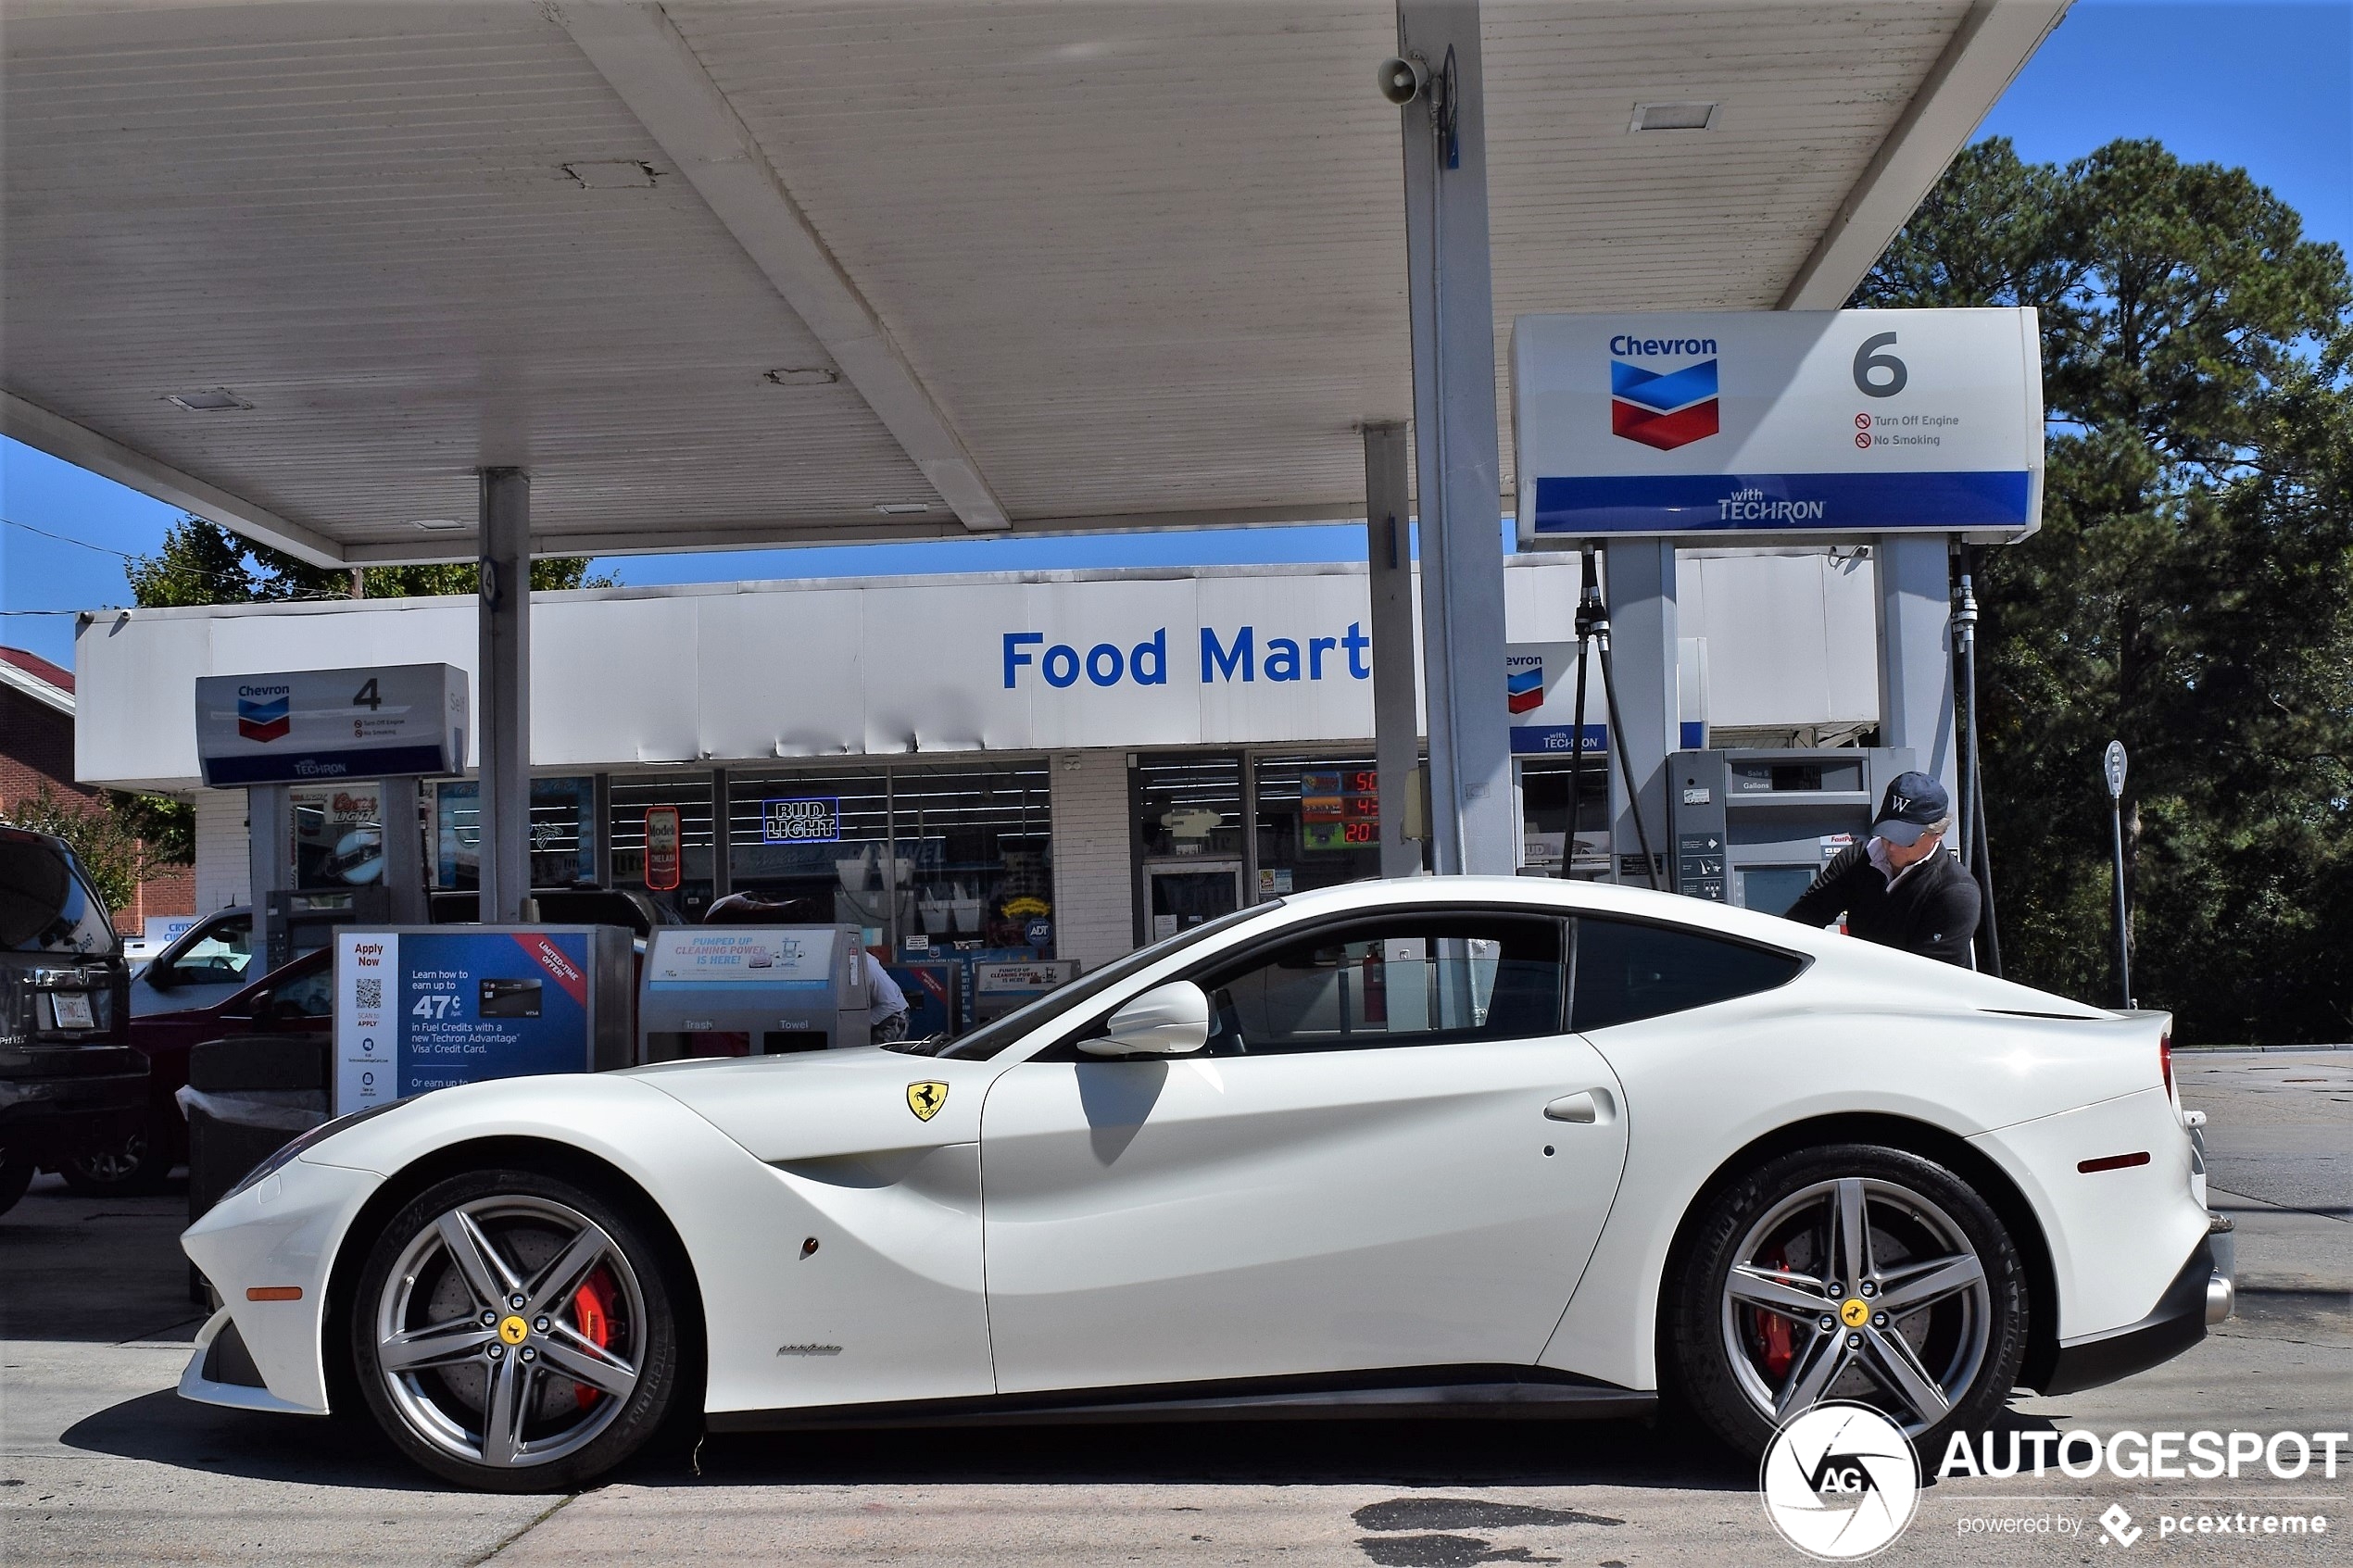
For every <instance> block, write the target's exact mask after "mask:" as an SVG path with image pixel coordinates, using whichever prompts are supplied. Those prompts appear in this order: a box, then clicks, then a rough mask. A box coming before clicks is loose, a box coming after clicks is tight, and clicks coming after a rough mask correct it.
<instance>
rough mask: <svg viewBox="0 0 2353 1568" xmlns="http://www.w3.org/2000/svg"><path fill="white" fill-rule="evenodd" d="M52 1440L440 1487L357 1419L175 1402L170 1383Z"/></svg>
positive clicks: (366, 1481) (303, 1478) (210, 1470)
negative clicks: (306, 1415) (238, 1409)
mask: <svg viewBox="0 0 2353 1568" xmlns="http://www.w3.org/2000/svg"><path fill="white" fill-rule="evenodd" d="M57 1441H58V1442H60V1443H62V1444H64V1445H65V1446H66V1447H67V1448H69V1449H81V1450H82V1451H83V1452H85V1453H101V1454H111V1455H113V1456H115V1457H116V1458H118V1459H137V1460H145V1461H148V1462H149V1463H152V1464H168V1465H171V1466H174V1467H175V1468H178V1469H182V1470H200V1471H203V1472H205V1473H206V1474H213V1475H235V1476H242V1477H244V1478H245V1479H246V1480H252V1481H298V1482H302V1483H304V1484H306V1485H308V1486H360V1487H365V1488H367V1489H369V1490H371V1491H384V1490H392V1491H408V1492H423V1491H446V1492H454V1491H458V1490H459V1489H460V1488H459V1487H455V1486H448V1485H447V1484H446V1483H443V1482H441V1481H439V1480H437V1479H436V1478H434V1477H433V1476H430V1475H427V1474H425V1473H424V1472H423V1471H422V1470H419V1469H417V1468H416V1467H415V1466H414V1465H411V1464H409V1463H408V1462H407V1461H404V1460H403V1459H401V1457H400V1456H399V1454H397V1453H396V1452H395V1451H394V1450H393V1449H392V1446H391V1445H390V1444H388V1443H386V1442H385V1441H384V1439H383V1438H382V1437H381V1436H378V1435H377V1433H376V1432H375V1431H374V1430H373V1429H372V1428H370V1427H368V1426H365V1425H363V1424H360V1423H358V1422H344V1421H329V1420H326V1419H324V1418H309V1417H303V1416H283V1415H265V1414H260V1413H257V1412H250V1411H233V1410H223V1409H221V1408H220V1407H219V1406H217V1405H200V1404H197V1403H195V1401H194V1400H190V1399H182V1398H181V1397H180V1396H179V1394H178V1393H177V1392H176V1391H175V1390H172V1389H170V1388H159V1389H157V1391H156V1392H154V1393H152V1394H142V1395H140V1396H139V1397H138V1398H137V1399H125V1400H123V1401H122V1403H120V1404H119V1405H111V1406H108V1407H107V1409H105V1410H102V1411H98V1412H97V1413H96V1414H95V1415H92V1416H86V1417H84V1418H83V1419H82V1420H80V1421H77V1422H75V1423H74V1424H72V1425H71V1426H69V1427H67V1428H66V1429H65V1431H64V1432H62V1433H60V1434H59V1435H58V1437H57Z"/></svg>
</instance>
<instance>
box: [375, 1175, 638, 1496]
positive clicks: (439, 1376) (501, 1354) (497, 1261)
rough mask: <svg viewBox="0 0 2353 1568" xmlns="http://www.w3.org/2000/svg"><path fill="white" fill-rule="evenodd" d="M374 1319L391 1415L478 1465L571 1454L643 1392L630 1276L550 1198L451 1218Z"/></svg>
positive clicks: (411, 1248) (433, 1232) (392, 1287)
mask: <svg viewBox="0 0 2353 1568" xmlns="http://www.w3.org/2000/svg"><path fill="white" fill-rule="evenodd" d="M372 1311H373V1317H372V1320H371V1334H372V1336H373V1340H374V1346H375V1356H374V1360H375V1363H376V1375H377V1376H378V1377H380V1378H381V1379H382V1380H383V1389H384V1393H385V1394H386V1395H387V1396H388V1397H389V1400H390V1403H391V1406H392V1408H393V1410H394V1411H396V1412H397V1414H398V1416H399V1418H400V1420H401V1421H402V1422H403V1423H404V1424H406V1425H407V1426H408V1427H409V1429H410V1430H411V1431H412V1432H414V1433H415V1434H416V1435H417V1436H419V1437H420V1438H422V1439H423V1440H424V1441H425V1442H427V1443H429V1444H432V1445H433V1446H434V1447H435V1448H437V1449H441V1450H442V1451H444V1452H446V1453H447V1454H449V1455H451V1456H452V1457H454V1458H457V1459H459V1460H462V1461H468V1462H470V1463H472V1464H480V1465H487V1466H491V1467H494V1468H498V1469H516V1468H521V1467H524V1466H535V1465H543V1464H549V1463H553V1462H554V1461H558V1460H561V1459H563V1458H565V1457H567V1456H568V1455H571V1454H573V1453H577V1452H578V1451H579V1450H580V1449H583V1448H585V1447H586V1446H587V1445H588V1444H590V1443H592V1442H594V1441H596V1439H597V1437H598V1436H599V1435H600V1434H602V1433H603V1432H604V1431H605V1430H606V1429H607V1428H608V1427H610V1426H611V1424H613V1422H614V1421H615V1420H616V1419H618V1418H619V1416H620V1414H621V1412H622V1411H623V1408H624V1407H625V1406H626V1405H627V1404H628V1402H629V1397H630V1395H631V1393H632V1392H633V1391H634V1390H635V1388H636V1386H637V1380H638V1375H639V1373H640V1370H641V1365H642V1361H643V1356H644V1348H645V1344H646V1332H647V1319H646V1305H645V1298H644V1293H643V1291H642V1289H641V1288H640V1286H639V1283H638V1279H637V1273H636V1271H635V1268H634V1267H633V1266H632V1265H631V1262H630V1261H629V1259H628V1257H627V1255H626V1254H625V1253H624V1252H623V1249H622V1248H620V1247H618V1246H617V1245H615V1243H614V1242H613V1239H612V1237H611V1236H609V1235H608V1234H607V1233H606V1232H605V1230H604V1229H603V1227H601V1226H599V1225H598V1223H596V1222H595V1221H593V1220H591V1219H589V1218H588V1217H587V1216H586V1215H585V1214H583V1213H581V1212H580V1211H579V1210H576V1209H573V1208H571V1207H569V1206H567V1205H565V1204H563V1203H560V1202H557V1201H555V1200H554V1199H552V1198H541V1197H536V1196H523V1195H520V1194H518V1195H511V1196H499V1197H490V1198H476V1199H473V1200H471V1201H468V1202H464V1203H459V1204H457V1205H456V1206H454V1207H452V1208H450V1209H447V1210H445V1211H443V1212H442V1213H440V1214H439V1215H437V1216H436V1217H434V1219H433V1220H432V1221H431V1222H430V1223H427V1224H425V1225H423V1226H422V1228H420V1229H419V1230H418V1231H417V1232H416V1233H415V1235H414V1236H411V1237H410V1238H409V1241H408V1243H407V1245H406V1246H405V1247H404V1248H402V1250H401V1252H400V1255H399V1257H398V1258H397V1259H396V1261H395V1262H394V1264H393V1267H392V1269H391V1270H390V1272H389V1273H387V1274H386V1275H385V1276H384V1283H383V1286H382V1287H381V1289H380V1290H379V1291H378V1293H377V1297H376V1299H375V1301H374V1302H373V1303H372Z"/></svg>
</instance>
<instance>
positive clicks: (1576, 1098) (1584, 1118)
mask: <svg viewBox="0 0 2353 1568" xmlns="http://www.w3.org/2000/svg"><path fill="white" fill-rule="evenodd" d="M1544 1115H1545V1118H1546V1119H1547V1120H1548V1121H1553V1122H1579V1123H1586V1124H1588V1125H1590V1124H1592V1123H1595V1122H1598V1121H1600V1120H1601V1108H1600V1107H1599V1106H1598V1105H1596V1104H1594V1103H1593V1092H1592V1090H1591V1089H1580V1090H1579V1091H1578V1092H1577V1093H1576V1094H1573V1095H1563V1096H1561V1098H1558V1099H1556V1100H1554V1101H1553V1103H1552V1104H1550V1105H1548V1106H1546V1107H1545V1108H1544Z"/></svg>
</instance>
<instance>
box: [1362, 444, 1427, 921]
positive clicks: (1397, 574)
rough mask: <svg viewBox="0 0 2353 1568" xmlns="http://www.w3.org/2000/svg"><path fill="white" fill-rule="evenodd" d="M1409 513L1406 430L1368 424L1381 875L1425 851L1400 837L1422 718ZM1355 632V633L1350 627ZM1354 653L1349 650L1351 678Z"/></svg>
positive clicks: (1415, 862)
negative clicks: (1416, 669) (1418, 696)
mask: <svg viewBox="0 0 2353 1568" xmlns="http://www.w3.org/2000/svg"><path fill="white" fill-rule="evenodd" d="M1413 519H1414V514H1413V501H1412V497H1411V495H1409V494H1408V492H1407V490H1406V487H1405V427H1404V425H1403V423H1402V422H1400V421H1397V420H1388V421H1384V422H1381V423H1378V424H1367V425H1365V559H1366V560H1367V561H1368V562H1370V563H1371V566H1372V583H1371V595H1370V597H1371V600H1372V607H1371V608H1372V623H1371V625H1370V626H1368V627H1367V628H1366V630H1367V631H1369V632H1370V633H1371V634H1372V639H1373V646H1372V671H1373V765H1374V767H1375V768H1377V769H1378V771H1379V775H1380V874H1381V875H1383V876H1412V875H1413V874H1414V873H1415V872H1418V871H1420V870H1421V869H1422V847H1421V845H1420V844H1419V843H1418V842H1417V841H1416V840H1414V839H1409V838H1407V837H1406V836H1405V825H1406V820H1407V816H1406V802H1407V801H1408V800H1409V799H1411V798H1412V796H1413V792H1414V791H1415V790H1416V789H1418V788H1420V787H1421V781H1420V778H1419V774H1420V771H1421V750H1422V746H1421V738H1422V737H1421V714H1420V711H1419V704H1418V703H1417V702H1416V692H1415V690H1414V651H1415V650H1414V521H1413ZM1350 630H1351V631H1352V632H1353V631H1354V630H1355V628H1353V627H1351V628H1350ZM1349 659H1350V661H1351V668H1350V670H1349V673H1350V674H1351V675H1353V674H1354V673H1355V672H1356V671H1355V669H1354V660H1355V659H1356V650H1355V649H1354V648H1353V647H1352V648H1350V649H1349Z"/></svg>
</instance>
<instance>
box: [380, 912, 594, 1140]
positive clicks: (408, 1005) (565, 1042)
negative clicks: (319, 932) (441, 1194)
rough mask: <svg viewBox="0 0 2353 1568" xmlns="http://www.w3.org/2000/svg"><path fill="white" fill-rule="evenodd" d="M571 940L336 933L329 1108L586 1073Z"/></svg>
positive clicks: (584, 948)
mask: <svg viewBox="0 0 2353 1568" xmlns="http://www.w3.org/2000/svg"><path fill="white" fill-rule="evenodd" d="M588 975H589V955H588V937H587V936H586V935H584V934H582V933H579V932H560V931H557V932H536V931H533V932H511V931H500V932H450V933H447V934H444V933H440V932H434V933H419V932H401V933H385V932H351V931H344V932H338V933H337V934H336V936H335V1112H336V1114H338V1115H342V1114H346V1113H347V1112H350V1111H354V1110H366V1109H367V1108H368V1107H369V1106H371V1105H381V1104H383V1103H384V1102H385V1101H387V1100H394V1099H401V1098H407V1097H408V1096H410V1095H420V1094H423V1093H426V1092H427V1091H428V1090H432V1089H442V1088H447V1087H449V1086H450V1085H453V1084H476V1083H482V1082H484V1081H485V1080H488V1079H492V1078H520V1077H523V1076H526V1075H528V1074H531V1073H585V1072H586V1071H587V1070H588V1067H589V1063H590V1060H591V1058H590V1015H589V1005H588Z"/></svg>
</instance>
